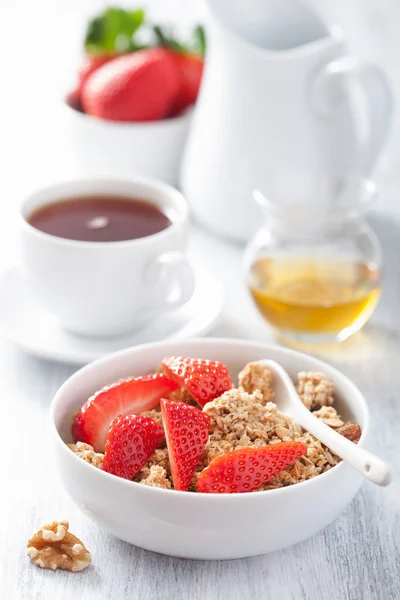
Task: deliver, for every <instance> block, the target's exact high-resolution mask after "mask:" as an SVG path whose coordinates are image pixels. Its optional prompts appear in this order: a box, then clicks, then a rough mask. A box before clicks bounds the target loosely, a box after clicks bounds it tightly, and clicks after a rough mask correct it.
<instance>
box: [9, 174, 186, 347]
mask: <svg viewBox="0 0 400 600" xmlns="http://www.w3.org/2000/svg"><path fill="white" fill-rule="evenodd" d="M91 194H99V195H120V196H125V197H132V198H135V197H136V198H140V199H142V200H147V201H150V202H152V203H153V204H155V205H156V206H158V207H159V208H160V209H161V210H162V211H163V212H165V214H166V215H167V216H168V217H169V218H170V220H171V225H170V226H169V227H167V228H166V229H164V230H163V231H160V232H159V233H155V234H153V235H149V236H147V237H143V238H138V239H134V240H127V241H121V242H84V241H75V240H68V239H64V238H61V237H55V236H53V235H49V234H47V233H43V232H42V231H39V230H38V229H36V228H35V227H33V226H32V225H30V224H29V222H28V219H29V216H30V215H31V214H32V212H33V211H35V210H36V209H38V208H39V207H41V206H43V205H45V204H49V203H53V202H56V201H59V200H63V199H68V198H73V197H82V196H85V195H91ZM187 219H188V211H187V206H186V202H185V200H184V198H183V197H182V195H181V194H180V193H179V192H178V191H177V190H176V189H174V188H172V187H170V186H168V185H166V184H164V183H161V182H158V181H155V180H151V179H144V178H139V177H135V178H132V179H130V180H128V179H126V180H123V179H95V178H94V179H83V180H77V181H69V182H64V183H58V184H55V185H51V186H49V187H46V188H42V189H40V190H39V191H37V192H34V193H32V194H30V195H29V196H28V197H27V198H26V199H25V200H24V202H23V203H22V207H21V219H20V222H21V239H22V254H23V260H24V265H25V268H26V272H27V275H28V278H29V281H30V284H31V286H32V289H33V291H34V292H35V294H36V296H37V298H38V300H39V301H40V303H41V304H42V305H43V306H44V308H45V309H46V310H48V311H49V312H50V313H52V314H53V315H55V316H56V317H57V318H58V320H59V321H60V323H61V324H62V325H63V327H65V328H66V329H67V330H69V331H71V332H73V333H78V334H84V335H92V336H106V335H121V334H125V333H128V332H130V331H132V330H134V329H135V328H137V327H140V326H143V325H144V324H145V323H146V322H147V321H149V320H150V319H151V318H152V317H154V316H156V315H158V314H160V313H162V312H165V311H167V310H170V309H172V308H177V307H178V306H182V305H183V304H185V303H186V302H187V301H188V300H189V298H190V297H191V296H192V294H193V290H194V276H193V270H192V267H191V266H190V265H189V263H188V260H187V258H186V257H185V254H184V251H185V241H186V226H187Z"/></svg>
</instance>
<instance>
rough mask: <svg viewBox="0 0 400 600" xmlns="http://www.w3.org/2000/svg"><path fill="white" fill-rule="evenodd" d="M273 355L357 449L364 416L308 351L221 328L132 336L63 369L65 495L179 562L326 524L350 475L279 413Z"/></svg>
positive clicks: (337, 376)
mask: <svg viewBox="0 0 400 600" xmlns="http://www.w3.org/2000/svg"><path fill="white" fill-rule="evenodd" d="M263 359H270V360H274V361H276V362H277V363H279V364H280V365H281V366H282V367H283V368H284V369H285V370H286V371H287V373H288V374H289V376H290V377H291V379H292V381H293V382H294V383H295V385H296V389H297V391H298V394H299V396H300V398H301V400H302V401H303V403H304V404H305V406H306V407H307V408H308V409H309V410H310V411H312V412H313V414H314V416H315V417H316V418H318V419H321V420H322V421H324V422H325V423H326V424H327V425H328V426H329V427H331V428H333V429H335V430H336V431H337V432H338V433H340V434H341V435H342V436H344V437H346V438H348V439H349V440H351V441H352V442H353V443H357V444H359V446H360V447H364V448H365V445H366V441H367V437H368V430H369V413H368V408H367V405H366V402H365V400H364V398H363V395H362V394H361V392H360V391H359V390H358V388H357V387H356V386H355V385H354V384H353V383H352V382H351V381H350V380H349V379H348V378H347V377H345V376H344V375H343V374H341V373H340V372H339V371H337V370H336V369H334V368H333V367H331V366H329V365H328V364H326V363H324V362H322V361H320V360H317V359H316V358H314V357H311V356H308V355H306V354H302V353H299V352H295V351H293V350H290V349H287V348H282V347H278V346H269V345H265V344H260V343H255V342H251V341H242V340H233V339H211V338H210V339H207V338H204V339H197V340H190V341H185V342H168V341H166V342H159V343H154V344H147V345H143V346H136V347H133V348H129V349H127V350H123V351H122V352H118V353H115V354H112V355H110V356H107V357H105V358H101V359H99V360H97V361H95V362H93V363H91V364H89V365H88V366H86V367H84V368H83V369H81V370H80V371H78V372H77V373H75V374H74V375H72V377H70V378H69V379H68V380H67V381H66V382H65V383H64V384H63V385H62V386H61V388H60V389H59V390H58V392H57V393H56V395H55V397H54V400H53V403H52V408H51V413H52V428H53V432H54V438H55V454H56V461H57V469H58V472H59V474H60V476H61V479H62V481H63V484H64V487H65V489H66V491H67V492H68V494H69V495H70V497H71V498H72V500H73V501H74V502H75V503H76V504H77V506H78V507H79V508H80V509H81V510H82V511H83V512H84V513H85V514H86V515H87V516H88V517H89V518H91V519H92V520H93V521H95V522H96V523H97V524H98V525H99V526H100V527H101V528H103V529H104V530H106V531H107V532H108V533H110V534H112V535H115V536H116V537H118V538H120V539H122V540H124V541H126V542H129V543H131V544H134V545H136V546H139V547H142V548H145V549H147V550H152V551H155V552H159V553H162V554H167V555H172V556H178V557H185V558H193V559H232V558H243V557H248V556H253V555H257V554H263V553H266V552H272V551H275V550H279V549H282V548H285V547H287V546H290V545H292V544H295V543H297V542H300V541H302V540H304V539H306V538H308V537H309V536H311V535H313V534H315V533H316V532H318V531H319V530H321V529H322V528H324V527H326V526H327V525H329V524H330V523H331V522H332V521H333V520H334V519H335V518H336V517H337V516H338V515H339V513H340V512H341V511H342V510H343V509H344V508H345V507H346V506H347V504H348V503H349V502H350V501H351V499H352V498H353V497H354V496H355V494H356V493H357V491H358V489H359V487H360V485H361V482H362V475H360V474H359V473H358V472H357V471H355V470H354V469H353V468H352V467H351V466H350V465H349V464H347V463H346V462H345V461H341V459H340V458H339V457H338V456H336V455H335V454H333V453H332V452H331V451H330V450H329V449H328V448H327V447H326V446H324V445H323V444H322V443H321V442H320V441H319V440H318V439H316V438H315V437H314V436H312V435H311V434H310V433H308V432H307V431H305V430H303V429H302V428H301V427H300V426H299V425H298V424H297V423H296V422H294V421H293V419H291V418H290V417H289V416H287V415H286V414H284V413H283V412H280V410H279V397H277V396H276V395H275V383H274V376H273V374H272V372H271V371H270V370H269V369H268V368H267V367H265V365H263V364H261V362H260V361H262V360H263Z"/></svg>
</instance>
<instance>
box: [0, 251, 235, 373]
mask: <svg viewBox="0 0 400 600" xmlns="http://www.w3.org/2000/svg"><path fill="white" fill-rule="evenodd" d="M191 264H192V265H193V270H194V275H195V280H196V281H195V289H194V292H193V296H192V297H191V298H190V300H189V301H188V302H187V303H186V304H185V305H184V306H181V307H179V308H176V309H175V310H170V311H168V313H162V314H159V315H158V316H156V317H154V318H153V319H151V320H150V321H148V322H146V323H145V324H144V325H143V327H140V328H139V329H137V330H135V331H131V332H129V333H126V334H124V335H118V336H116V335H114V336H108V337H99V336H95V337H89V336H82V335H74V334H72V333H70V332H69V331H66V330H65V329H64V328H63V327H62V326H61V325H60V323H59V322H58V321H57V319H56V318H55V317H53V315H51V314H50V313H48V312H47V311H46V310H44V309H43V308H42V306H41V305H40V304H39V303H38V302H37V300H36V298H35V296H34V294H33V292H32V290H31V288H30V286H29V283H28V281H27V277H26V274H25V273H24V271H23V269H22V268H21V267H20V266H15V267H12V268H11V269H8V270H7V271H4V272H3V273H1V274H0V290H1V292H0V336H1V337H2V338H5V339H6V340H8V341H9V342H11V343H13V344H16V345H17V346H18V347H19V348H21V349H22V350H24V351H25V352H29V353H30V354H33V355H35V356H39V357H41V358H45V359H47V360H52V361H58V362H61V363H69V364H72V365H79V366H82V365H87V363H89V362H91V361H92V360H96V359H97V358H100V357H102V356H106V355H107V354H110V353H111V352H117V351H118V350H122V349H123V348H129V347H130V346H135V345H138V344H146V343H149V342H157V341H159V340H185V339H188V338H191V337H199V336H201V335H206V334H207V333H209V332H210V331H212V329H213V327H214V326H215V324H216V323H217V321H218V318H219V315H220V314H221V311H222V308H223V303H224V288H223V285H222V283H221V281H220V280H219V279H218V277H217V276H216V275H215V274H214V273H213V272H212V270H211V269H210V267H209V265H208V264H207V263H206V262H205V261H204V262H199V261H198V260H191ZM210 289H211V290H212V294H210Z"/></svg>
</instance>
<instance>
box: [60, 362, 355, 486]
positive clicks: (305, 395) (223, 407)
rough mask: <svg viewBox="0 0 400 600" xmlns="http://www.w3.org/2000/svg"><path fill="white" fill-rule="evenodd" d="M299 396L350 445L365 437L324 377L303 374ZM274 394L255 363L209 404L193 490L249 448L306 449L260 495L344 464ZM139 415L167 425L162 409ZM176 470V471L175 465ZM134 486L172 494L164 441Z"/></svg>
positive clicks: (95, 461) (81, 447)
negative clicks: (207, 473)
mask: <svg viewBox="0 0 400 600" xmlns="http://www.w3.org/2000/svg"><path fill="white" fill-rule="evenodd" d="M297 391H298V393H299V395H300V397H301V399H302V401H303V403H304V404H305V406H306V407H307V408H308V409H309V410H311V411H312V412H313V414H314V415H315V416H316V417H317V418H319V419H321V420H322V421H323V422H324V423H325V424H326V425H328V426H329V427H332V428H333V429H335V430H337V431H338V433H340V434H341V435H343V436H344V437H346V438H347V439H349V440H351V441H352V442H354V443H357V442H358V440H359V438H360V436H361V429H360V427H359V425H356V424H353V423H345V422H344V421H343V419H342V418H341V416H340V415H339V414H338V412H337V410H336V409H335V407H334V406H333V403H334V395H333V394H334V385H333V383H332V382H331V381H329V380H328V379H326V377H325V376H324V375H323V374H322V373H314V372H308V373H306V372H301V373H299V374H298V384H297ZM274 395H275V394H274V387H273V377H272V373H271V371H270V369H268V368H267V367H265V366H264V365H262V364H261V363H259V362H252V363H249V364H247V365H245V366H244V368H243V369H242V371H241V373H240V374H239V387H238V388H232V389H229V390H228V391H226V392H225V393H223V394H222V395H221V396H219V397H217V398H214V399H212V400H211V401H208V402H206V404H205V405H204V407H203V412H204V413H206V414H207V415H208V417H209V419H210V430H209V437H208V441H207V443H206V445H205V447H204V451H203V454H202V456H201V458H200V461H199V463H198V465H197V467H196V470H195V473H194V475H193V479H192V482H191V485H190V487H189V491H193V492H196V491H197V484H198V479H199V476H200V473H202V472H203V471H204V469H205V468H206V467H208V466H209V465H210V463H211V462H212V461H213V460H214V459H215V458H217V457H219V456H221V455H223V454H226V453H228V452H231V451H234V450H237V449H242V448H243V449H244V448H246V447H253V448H257V447H262V446H267V445H270V444H281V443H282V442H283V443H285V442H289V443H291V442H302V443H303V444H305V447H306V453H305V454H304V455H303V456H301V457H300V458H299V459H298V460H296V461H295V462H294V463H293V464H291V466H289V467H286V468H285V469H283V470H281V471H280V472H279V473H278V474H277V475H276V476H275V477H273V478H272V479H270V480H269V481H268V483H266V484H265V485H264V486H262V487H261V488H258V489H260V490H269V489H276V488H280V487H284V486H288V485H293V484H295V483H299V482H301V481H306V480H308V479H311V478H313V477H316V476H317V475H320V474H321V473H324V472H326V471H328V470H329V469H331V468H332V467H334V466H335V465H337V464H338V463H339V462H340V461H341V459H340V458H339V457H338V456H336V455H335V454H333V453H332V452H330V450H329V449H328V448H327V447H326V446H324V444H322V442H320V441H319V440H318V439H316V438H315V437H314V436H313V435H311V434H310V433H308V432H307V431H304V430H303V429H302V428H301V427H300V425H298V424H297V423H296V422H295V421H293V419H292V418H291V417H289V416H286V415H284V414H283V413H281V412H280V411H279V410H278V407H277V405H276V404H275V403H274V402H273V401H272V400H273V399H274ZM169 399H170V400H172V401H173V402H185V403H188V404H192V405H197V410H200V409H199V405H198V404H197V403H196V401H195V400H194V398H193V397H192V395H191V394H190V393H189V392H187V391H186V390H185V388H184V387H181V388H179V389H178V390H176V391H174V392H172V394H170V395H169ZM141 415H142V416H145V417H148V418H150V419H153V420H154V421H156V422H157V423H158V424H161V425H162V424H163V422H162V415H161V409H160V406H157V407H155V408H153V409H152V410H148V411H146V412H142V413H141ZM182 427H183V426H182ZM179 431H180V434H179V435H181V436H183V435H185V434H184V433H182V432H183V431H184V427H183V428H182V431H181V430H180V429H179ZM68 446H69V447H70V448H71V450H72V451H73V452H74V453H75V454H77V456H80V457H81V458H82V459H83V460H86V461H87V462H89V463H90V464H92V465H94V466H97V467H99V468H101V466H102V461H103V458H104V456H103V455H102V454H101V453H96V452H94V449H93V447H92V446H89V445H88V444H84V443H81V442H77V443H76V444H68ZM303 448H304V446H303ZM303 451H304V450H303ZM200 452H201V450H200ZM174 460H175V459H174ZM196 460H197V459H196ZM174 468H175V469H176V460H175V462H174ZM203 479H204V478H203ZM134 481H136V482H138V483H141V484H143V485H147V486H150V487H159V488H163V489H174V484H173V479H172V475H171V466H170V460H169V453H168V448H167V446H166V440H165V439H164V440H163V441H162V442H161V444H160V445H159V446H158V448H157V449H156V450H155V451H154V452H153V454H152V455H151V457H150V459H149V460H148V461H147V462H146V463H145V464H144V465H143V466H142V468H141V469H140V470H139V472H138V473H137V474H136V476H135V477H134ZM185 489H186V488H185Z"/></svg>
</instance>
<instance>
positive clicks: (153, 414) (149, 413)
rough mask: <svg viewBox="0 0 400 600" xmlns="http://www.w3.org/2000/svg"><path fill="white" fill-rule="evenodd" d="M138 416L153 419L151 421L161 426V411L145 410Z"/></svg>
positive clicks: (154, 409)
mask: <svg viewBox="0 0 400 600" xmlns="http://www.w3.org/2000/svg"><path fill="white" fill-rule="evenodd" d="M140 415H141V416H142V417H150V419H153V421H155V422H156V423H158V424H159V425H162V417H161V411H160V410H157V409H156V408H153V409H152V410H145V411H144V412H141V413H140Z"/></svg>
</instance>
